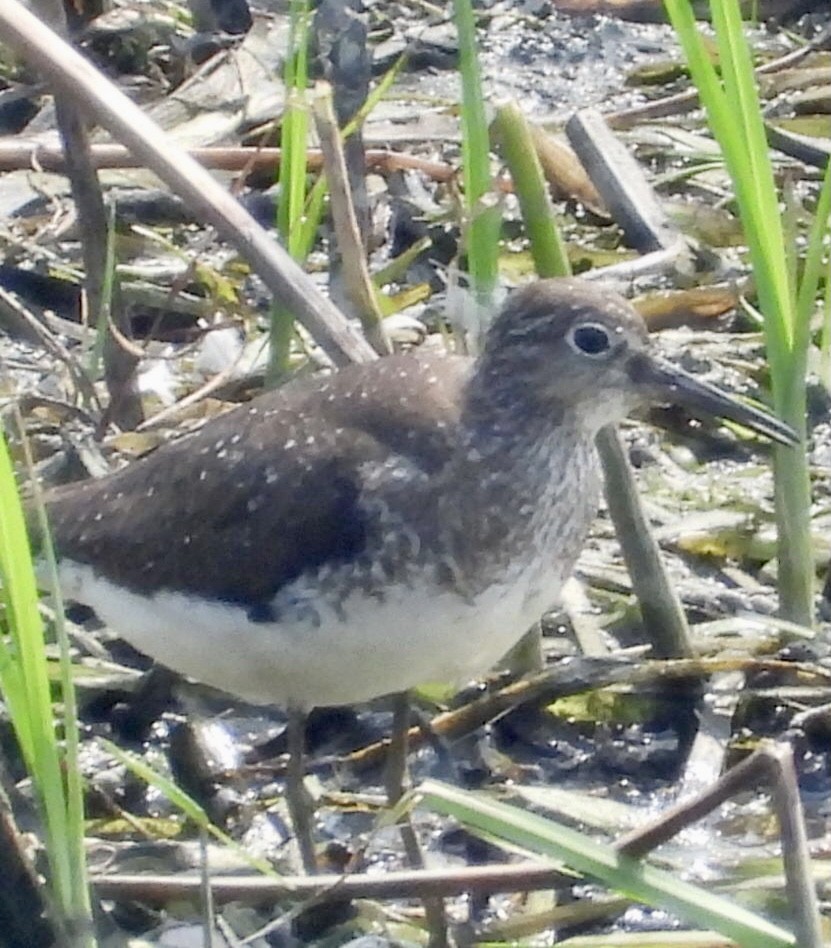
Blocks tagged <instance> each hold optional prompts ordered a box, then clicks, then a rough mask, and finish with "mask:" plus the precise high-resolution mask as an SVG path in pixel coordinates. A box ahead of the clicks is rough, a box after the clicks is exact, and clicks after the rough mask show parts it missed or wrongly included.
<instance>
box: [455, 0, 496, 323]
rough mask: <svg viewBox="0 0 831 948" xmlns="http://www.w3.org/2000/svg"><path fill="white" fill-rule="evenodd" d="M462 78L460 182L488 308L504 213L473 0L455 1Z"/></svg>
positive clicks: (471, 250) (471, 255)
mask: <svg viewBox="0 0 831 948" xmlns="http://www.w3.org/2000/svg"><path fill="white" fill-rule="evenodd" d="M453 10H454V16H455V19H456V29H457V30H458V34H459V70H460V73H461V79H462V112H461V126H462V181H463V183H464V191H465V194H464V198H465V210H466V213H467V222H466V225H467V226H466V228H465V246H466V250H467V259H468V271H469V272H470V277H471V283H472V285H473V289H474V292H475V294H476V298H477V300H478V301H479V303H480V304H481V305H482V306H483V307H484V308H485V309H489V308H490V305H491V296H492V294H493V291H494V289H495V287H496V282H497V277H498V263H499V235H500V231H501V227H502V213H501V210H500V207H499V204H498V202H497V201H496V196H495V195H494V194H493V193H492V190H491V167H490V136H489V134H488V120H487V116H486V114H485V100H484V97H483V95H482V79H481V74H480V70H479V60H478V56H477V52H476V23H475V19H474V16H473V7H472V5H471V2H470V0H454V2H453Z"/></svg>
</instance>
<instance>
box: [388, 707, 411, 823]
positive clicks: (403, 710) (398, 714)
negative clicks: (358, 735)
mask: <svg viewBox="0 0 831 948" xmlns="http://www.w3.org/2000/svg"><path fill="white" fill-rule="evenodd" d="M392 702H393V704H392V730H391V732H390V746H389V750H388V751H387V763H386V766H385V768H384V789H385V790H386V791H387V802H388V803H389V805H390V806H395V804H396V803H398V801H399V800H400V799H401V797H402V795H403V794H404V784H405V782H406V779H407V745H408V743H409V730H410V696H409V695H408V694H407V692H406V691H402V692H401V694H397V695H394V696H393V699H392Z"/></svg>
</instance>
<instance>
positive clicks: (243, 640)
mask: <svg viewBox="0 0 831 948" xmlns="http://www.w3.org/2000/svg"><path fill="white" fill-rule="evenodd" d="M672 398H677V399H679V400H681V401H685V402H688V403H690V404H692V405H693V406H694V407H698V408H700V409H703V410H709V411H711V412H716V413H723V414H726V415H729V416H731V417H734V418H735V419H736V420H738V421H743V422H745V423H747V424H751V425H753V426H755V427H757V428H758V429H759V430H762V431H764V432H765V433H766V434H768V435H769V436H772V437H777V438H779V439H780V440H786V439H787V438H788V437H789V434H788V432H787V429H785V428H784V426H782V425H780V424H779V423H777V422H775V421H774V420H773V419H770V418H769V416H765V415H763V414H762V413H759V412H754V411H753V410H751V409H749V408H746V407H744V406H742V405H739V404H738V403H736V402H733V401H731V400H728V399H727V398H726V397H725V396H723V395H720V394H718V393H717V392H716V391H715V390H713V389H710V388H708V387H705V386H702V385H701V384H700V383H697V382H694V381H693V380H691V379H690V378H689V377H688V376H685V375H684V374H683V373H680V372H679V371H678V370H676V369H673V368H670V367H668V366H665V365H663V364H662V363H660V362H659V361H657V360H656V359H655V358H654V357H653V356H652V355H650V353H649V349H648V340H647V335H646V331H645V328H644V326H643V323H642V322H641V320H640V318H639V317H638V316H637V315H636V314H635V312H634V311H633V310H632V309H631V307H630V306H629V305H628V304H627V303H625V302H624V301H623V300H622V299H621V298H620V297H618V296H616V295H614V294H610V293H606V292H604V291H602V290H599V289H596V288H593V287H591V286H588V285H585V284H581V283H580V282H579V281H572V280H567V281H541V282H539V283H537V284H534V285H532V286H529V287H527V288H525V289H523V290H519V291H517V292H516V293H514V294H513V295H512V297H511V298H510V299H509V302H508V303H507V305H506V307H505V308H504V310H503V312H502V313H501V314H500V315H499V316H498V317H497V319H496V320H495V322H494V325H493V326H492V328H491V330H490V332H489V334H488V337H487V341H486V345H485V347H484V351H483V353H482V355H481V357H480V358H479V359H478V360H477V361H475V362H474V361H473V360H471V359H468V358H463V357H458V356H442V355H435V354H427V353H415V354H412V355H398V356H391V357H389V358H386V359H382V360H379V361H378V362H376V363H374V364H371V365H362V366H353V367H351V368H346V369H343V370H341V371H340V372H337V373H336V374H334V375H331V376H326V377H320V378H314V379H311V380H304V381H303V382H301V383H299V384H295V385H290V386H287V387H285V388H284V389H281V390H279V391H276V392H272V393H269V394H266V395H263V396H261V397H259V398H257V399H255V400H254V401H253V402H251V403H249V404H248V405H246V406H242V407H240V408H238V409H236V410H234V411H232V412H229V413H227V414H225V415H223V416H222V417H220V418H218V419H215V420H213V421H211V422H208V423H207V424H205V425H204V426H203V427H202V428H201V430H199V431H198V432H196V433H195V434H192V435H190V436H188V437H185V438H182V439H181V440H179V441H176V442H175V443H172V444H169V445H166V446H164V447H162V448H159V449H158V450H157V451H155V452H154V453H152V454H151V455H149V456H148V457H146V458H144V459H143V460H140V461H138V462H136V463H134V464H131V465H129V466H128V467H126V468H124V469H123V470H121V471H118V472H117V473H114V474H112V475H110V476H108V477H106V478H104V479H102V480H99V481H95V482H90V483H86V484H83V485H80V486H75V487H71V488H69V489H67V490H64V491H63V492H61V493H59V494H57V495H56V496H55V497H53V498H52V500H51V502H50V504H49V514H50V518H51V523H52V529H53V533H54V537H55V541H56V545H57V548H58V551H59V554H60V556H61V558H62V559H61V580H62V583H63V585H64V589H65V593H66V594H67V595H68V596H70V597H73V598H76V599H79V600H80V601H83V602H86V603H87V604H89V605H90V606H92V607H93V608H94V609H95V610H96V611H97V612H98V613H99V614H100V615H101V617H102V618H103V619H104V620H105V621H106V622H107V623H108V624H110V625H111V626H112V627H113V628H114V629H116V630H117V631H118V632H120V633H121V634H122V635H123V636H124V637H125V638H127V639H128V640H130V641H132V642H133V643H134V644H135V645H136V646H137V647H138V648H140V649H142V650H143V651H146V652H147V653H148V654H150V655H152V656H154V657H156V658H157V659H159V660H160V661H162V662H163V663H165V664H167V665H169V666H170V667H172V668H174V669H176V670H177V671H180V672H182V673H184V674H187V675H191V676H193V677H195V678H198V679H201V680H203V681H205V682H208V683H210V684H213V685H215V686H217V687H220V688H224V689H226V690H228V691H230V692H233V693H236V694H239V695H241V696H243V697H245V698H248V699H250V700H254V701H260V702H274V703H281V704H289V705H292V706H294V707H300V708H309V707H312V706H315V705H325V704H339V703H347V702H353V701H358V700H364V699H368V698H371V697H374V696H376V695H381V694H385V693H389V692H396V691H402V690H405V689H407V688H409V687H412V686H414V685H417V684H420V683H422V682H425V681H429V680H444V681H451V680H458V679H461V678H464V677H467V676H472V675H474V674H476V673H477V672H480V671H484V670H485V669H487V668H488V667H489V666H490V665H492V664H493V663H495V662H496V661H497V660H498V659H499V658H500V657H501V656H502V655H503V654H504V653H505V652H506V651H507V650H508V648H510V646H511V645H512V644H513V643H514V642H515V641H516V640H517V639H518V638H519V637H520V636H521V635H522V634H523V632H524V631H525V630H526V629H527V627H528V625H529V624H530V623H531V622H533V621H534V620H535V619H536V618H538V617H539V615H540V614H541V612H542V611H543V610H544V609H545V608H546V607H548V606H550V605H551V604H552V603H553V602H554V601H555V600H556V597H557V594H558V592H559V589H560V586H561V585H562V583H563V581H564V580H565V579H566V578H567V576H568V575H569V573H570V572H571V570H572V568H573V565H574V562H575V560H576V558H577V556H578V554H579V552H580V550H581V548H582V546H583V543H584V540H585V535H586V532H587V530H588V527H589V525H590V522H591V519H592V517H593V516H594V512H595V509H596V504H597V495H598V477H597V469H596V459H595V453H594V436H595V434H596V433H597V431H598V430H599V428H600V427H602V426H603V425H606V424H609V423H614V422H616V421H618V420H620V419H621V418H623V417H624V416H625V415H626V414H628V413H629V411H631V410H632V408H634V407H635V406H636V405H638V404H640V403H642V402H644V401H647V400H650V399H663V400H669V399H672Z"/></svg>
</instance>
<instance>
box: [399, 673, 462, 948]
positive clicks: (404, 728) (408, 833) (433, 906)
mask: <svg viewBox="0 0 831 948" xmlns="http://www.w3.org/2000/svg"><path fill="white" fill-rule="evenodd" d="M409 730H410V696H409V695H408V694H407V692H406V691H402V692H401V694H397V695H395V696H394V697H393V708H392V732H391V734H390V746H389V751H388V752H387V763H386V768H385V770H384V788H385V789H386V791H387V802H388V803H389V805H390V806H391V807H392V806H395V804H396V803H398V801H399V800H400V799H401V797H402V796H403V794H404V784H405V782H406V777H407V745H408V743H409ZM398 828H399V831H400V833H401V841H402V843H403V844H404V852H405V853H406V855H407V861H408V862H409V864H410V866H412V868H413V869H423V868H424V853H423V852H422V851H421V844H420V843H419V841H418V837H417V836H416V832H415V830H414V829H413V825H412V823H411V822H410V817H409V816H405V817H404V818H403V820H402V822H401V823H400V824H399V827H398ZM424 914H425V917H426V920H427V928H428V930H429V932H430V941H429V943H428V945H429V948H446V945H447V919H446V917H445V914H444V902H443V901H442V900H441V899H440V898H433V899H425V900H424Z"/></svg>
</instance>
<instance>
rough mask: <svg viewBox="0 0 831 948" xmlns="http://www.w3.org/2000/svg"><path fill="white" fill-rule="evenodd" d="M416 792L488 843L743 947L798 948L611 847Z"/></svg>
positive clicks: (484, 803)
mask: <svg viewBox="0 0 831 948" xmlns="http://www.w3.org/2000/svg"><path fill="white" fill-rule="evenodd" d="M417 792H418V796H419V797H420V798H421V801H422V804H423V805H426V806H428V807H430V808H431V809H433V810H436V811H438V812H440V813H444V814H445V815H447V816H452V817H454V818H455V819H457V820H459V821H460V822H461V823H463V824H464V825H466V826H468V827H471V828H472V829H474V830H477V831H479V832H482V833H484V834H486V835H487V836H488V837H491V838H494V837H495V838H498V839H502V840H506V841H507V842H509V843H511V844H513V845H515V846H520V847H522V848H524V849H527V850H530V851H531V852H534V853H538V854H539V855H542V856H547V857H548V858H550V859H555V860H558V861H561V862H563V863H565V865H566V866H567V867H569V868H571V869H574V870H575V871H577V872H579V873H581V874H585V875H587V876H591V877H592V878H595V879H599V880H601V881H602V882H604V883H606V884H607V885H608V886H610V887H611V888H613V889H614V890H615V891H617V892H620V893H622V894H623V895H625V896H627V897H629V898H632V899H636V900H637V901H639V902H644V903H645V904H647V905H654V906H656V907H660V908H663V909H665V910H666V911H669V912H672V913H673V914H674V915H677V916H678V917H679V918H682V919H684V920H685V921H687V922H689V923H691V924H694V925H701V926H704V927H707V928H712V929H714V930H715V931H718V932H721V933H722V934H724V935H727V936H728V937H730V938H733V939H735V941H737V942H738V943H739V944H740V945H753V946H754V948H785V946H794V945H796V939H795V938H794V936H793V935H791V934H790V933H789V932H787V931H785V929H783V928H780V927H779V926H778V925H774V924H773V923H771V922H769V921H767V920H766V919H764V918H761V917H759V916H758V915H756V914H754V913H753V912H750V911H748V910H747V909H745V908H743V907H742V906H740V905H737V904H735V903H733V902H729V901H728V900H726V899H724V898H722V897H721V896H717V895H713V894H712V893H711V892H708V891H707V890H706V889H702V888H699V887H698V886H695V885H692V884H691V883H689V882H685V881H684V880H683V879H679V878H678V877H677V876H674V875H672V874H670V873H668V872H665V871H663V870H661V869H656V868H655V867H653V866H650V865H648V864H647V863H644V862H639V861H637V860H634V859H631V858H628V857H625V856H622V855H621V854H620V853H618V852H617V851H616V850H615V849H614V848H613V847H612V846H609V845H607V844H605V843H600V842H598V841H597V840H595V839H593V838H592V837H590V836H586V835H585V834H583V833H579V832H577V831H576V830H574V829H571V828H570V827H567V826H562V825H561V824H559V823H556V822H554V821H553V820H548V819H545V818H544V817H541V816H537V815H536V814H533V813H528V812H527V811H526V810H521V809H519V808H518V807H514V806H509V805H508V804H505V803H499V802H496V801H494V800H492V799H490V798H489V797H487V796H485V795H484V794H474V793H471V792H469V791H466V790H461V789H458V788H456V787H451V786H448V785H446V784H442V783H438V782H437V781H433V780H428V781H425V782H424V783H423V784H422V785H421V786H420V787H419V788H418V791H417Z"/></svg>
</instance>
